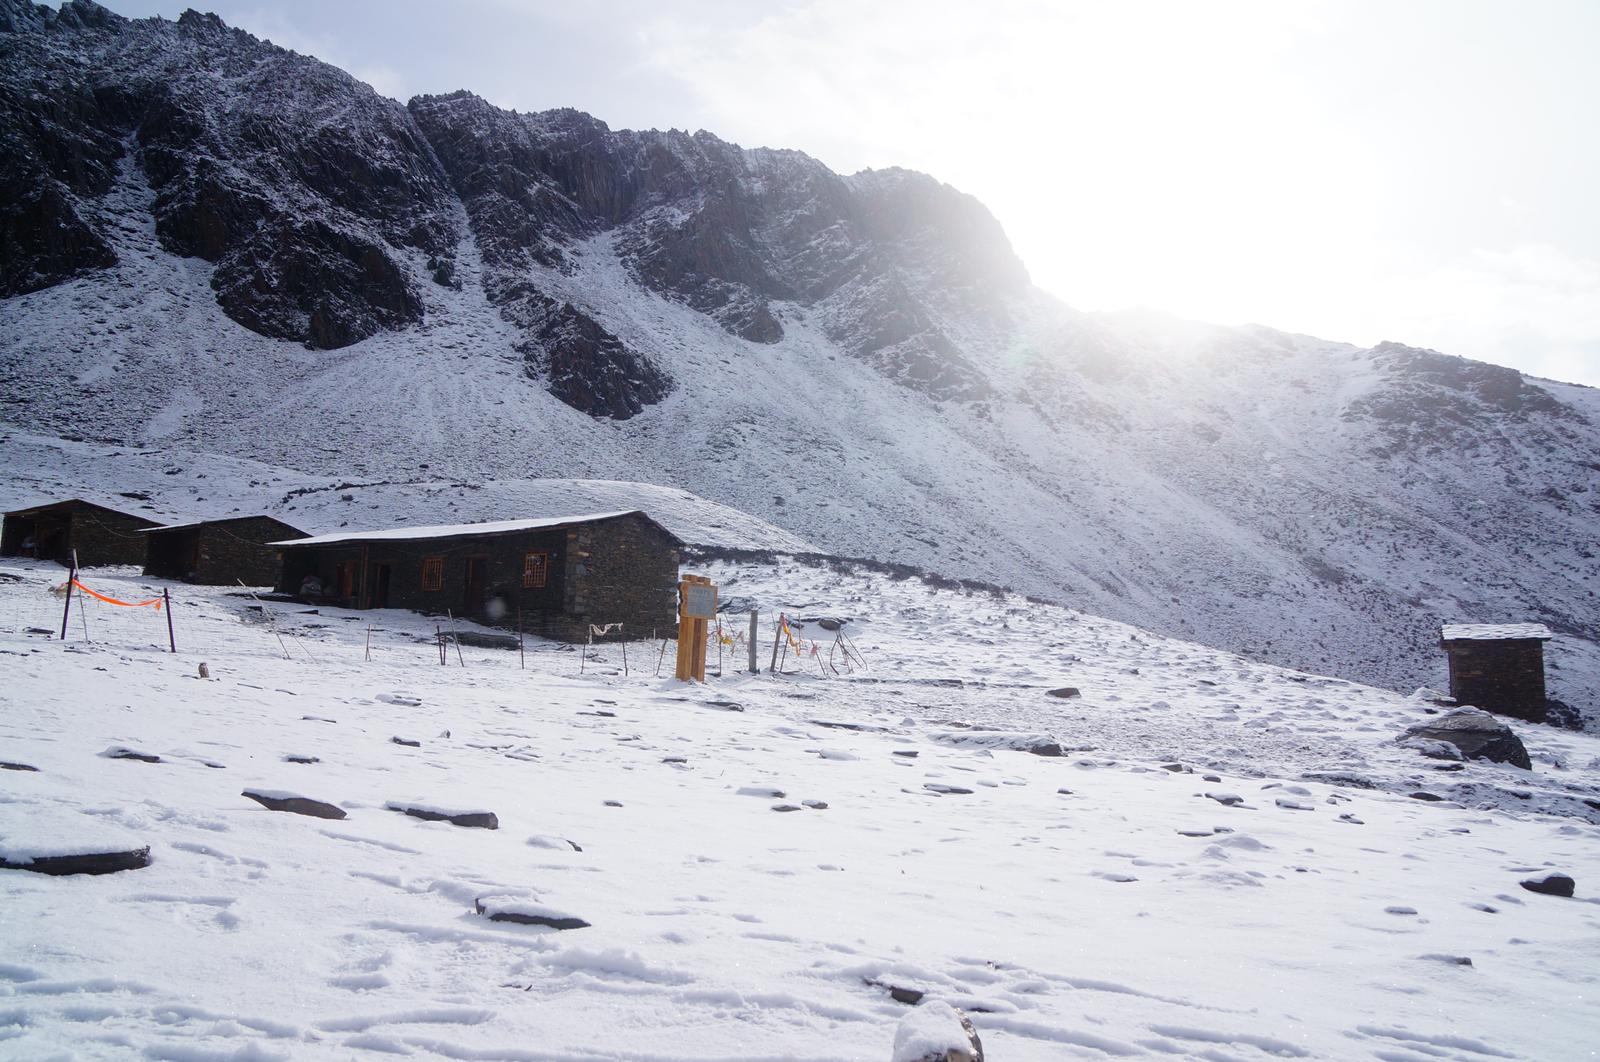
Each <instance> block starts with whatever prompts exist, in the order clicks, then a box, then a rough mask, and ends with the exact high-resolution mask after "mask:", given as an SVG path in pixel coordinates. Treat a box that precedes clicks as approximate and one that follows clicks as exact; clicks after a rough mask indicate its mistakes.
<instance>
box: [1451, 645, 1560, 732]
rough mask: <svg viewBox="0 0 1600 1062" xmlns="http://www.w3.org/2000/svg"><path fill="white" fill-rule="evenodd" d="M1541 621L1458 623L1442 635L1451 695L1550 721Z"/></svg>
mask: <svg viewBox="0 0 1600 1062" xmlns="http://www.w3.org/2000/svg"><path fill="white" fill-rule="evenodd" d="M1549 640H1550V631H1549V629H1548V628H1546V627H1545V626H1544V625H1543V624H1542V623H1453V624H1447V625H1445V627H1444V628H1443V630H1441V631H1440V633H1439V648H1441V649H1443V650H1444V651H1445V653H1446V654H1447V655H1448V656H1449V658H1450V696H1452V697H1454V698H1455V699H1456V703H1457V704H1470V705H1474V706H1476V707H1478V708H1482V709H1484V710H1485V711H1488V712H1494V713H1496V714H1497V715H1509V716H1513V717H1515V718H1517V719H1526V720H1527V721H1529V722H1530V723H1542V722H1544V720H1545V705H1546V700H1545V689H1544V643H1545V642H1547V641H1549Z"/></svg>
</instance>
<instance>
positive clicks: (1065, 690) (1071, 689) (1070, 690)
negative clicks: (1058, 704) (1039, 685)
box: [1045, 686, 1083, 701]
mask: <svg viewBox="0 0 1600 1062" xmlns="http://www.w3.org/2000/svg"><path fill="white" fill-rule="evenodd" d="M1045 696H1046V697H1060V698H1061V699H1062V700H1064V701H1071V700H1076V699H1077V698H1079V697H1082V696H1083V694H1082V693H1080V692H1078V687H1076V686H1061V687H1058V688H1056V689H1053V690H1047V691H1045Z"/></svg>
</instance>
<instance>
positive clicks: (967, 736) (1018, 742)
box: [933, 730, 1077, 756]
mask: <svg viewBox="0 0 1600 1062" xmlns="http://www.w3.org/2000/svg"><path fill="white" fill-rule="evenodd" d="M933 740H935V741H937V742H938V743H939V744H941V745H950V746H952V747H954V748H958V749H1011V750H1013V751H1016V752H1031V753H1033V754H1034V755H1035V756H1060V755H1062V754H1063V753H1064V752H1065V751H1067V750H1065V749H1063V747H1062V745H1061V742H1060V741H1058V740H1057V739H1056V738H1054V737H1052V736H1051V735H1049V734H1038V733H1025V732H1017V731H1010V730H951V731H944V732H941V733H937V734H934V735H933ZM1073 751H1077V750H1073Z"/></svg>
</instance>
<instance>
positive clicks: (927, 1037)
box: [893, 999, 983, 1062]
mask: <svg viewBox="0 0 1600 1062" xmlns="http://www.w3.org/2000/svg"><path fill="white" fill-rule="evenodd" d="M893 1062H983V1043H982V1041H980V1040H979V1039H978V1032H977V1030H976V1029H974V1028H973V1027H972V1022H971V1021H969V1020H968V1019H967V1017H966V1015H964V1014H962V1013H961V1012H960V1011H959V1010H956V1009H955V1008H954V1007H952V1006H951V1005H950V1004H948V1003H945V1002H943V1001H941V1000H937V999H933V1000H929V1001H928V1002H926V1003H923V1004H922V1005H921V1006H919V1007H917V1008H916V1009H915V1010H913V1011H912V1012H911V1013H909V1014H907V1015H906V1016H905V1017H904V1018H902V1019H900V1025H899V1027H898V1028H897V1029H895V1032H894V1058H893Z"/></svg>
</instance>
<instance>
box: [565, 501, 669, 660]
mask: <svg viewBox="0 0 1600 1062" xmlns="http://www.w3.org/2000/svg"><path fill="white" fill-rule="evenodd" d="M566 535H567V579H566V587H567V593H566V600H565V602H564V608H563V610H562V611H563V617H562V625H564V626H565V627H566V630H564V631H559V630H552V631H551V632H550V636H551V637H561V638H567V639H568V640H572V641H582V640H583V639H584V637H585V636H586V635H587V632H588V625H589V624H591V623H593V624H596V625H603V624H607V623H621V624H623V633H624V634H625V635H626V636H628V637H630V638H648V637H650V636H651V632H652V631H653V632H654V633H655V634H656V635H657V636H658V637H673V636H675V635H676V633H677V623H678V615H677V613H678V543H677V541H676V540H675V539H674V538H673V537H672V536H671V535H670V534H668V533H667V532H666V531H664V530H662V529H661V527H660V526H659V525H657V524H655V523H654V522H653V521H651V520H648V519H646V518H644V517H642V516H638V515H629V516H624V517H619V518H617V519H615V520H605V521H601V522H598V523H593V524H582V525H579V526H578V527H571V528H568V529H567V531H566Z"/></svg>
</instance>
